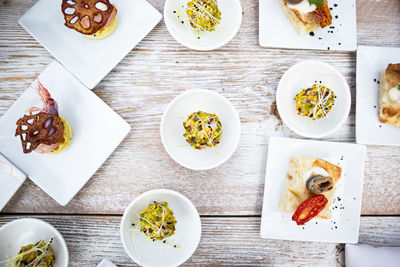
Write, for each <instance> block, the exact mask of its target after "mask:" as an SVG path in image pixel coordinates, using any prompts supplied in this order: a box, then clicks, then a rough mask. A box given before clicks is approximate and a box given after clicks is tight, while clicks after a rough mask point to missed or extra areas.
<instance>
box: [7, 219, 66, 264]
mask: <svg viewBox="0 0 400 267" xmlns="http://www.w3.org/2000/svg"><path fill="white" fill-rule="evenodd" d="M52 237H53V242H52V244H51V247H52V248H53V252H54V256H55V264H54V267H67V266H68V248H67V244H66V243H65V240H64V238H63V237H62V235H61V234H60V232H58V231H57V229H56V228H54V227H53V226H52V225H50V224H48V223H47V222H45V221H42V220H39V219H33V218H25V219H18V220H14V221H11V222H9V223H6V224H5V225H3V226H2V227H1V228H0V261H3V260H6V259H7V257H10V258H12V257H14V256H16V255H17V254H18V252H19V250H20V249H21V247H22V246H26V245H28V244H34V243H37V242H39V241H40V240H43V241H45V242H48V241H49V240H50V239H51V238H52Z"/></svg>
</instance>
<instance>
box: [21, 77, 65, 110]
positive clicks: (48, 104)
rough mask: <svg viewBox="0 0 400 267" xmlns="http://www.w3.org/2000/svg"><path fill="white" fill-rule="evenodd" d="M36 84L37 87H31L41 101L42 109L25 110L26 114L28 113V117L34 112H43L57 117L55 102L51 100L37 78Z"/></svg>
mask: <svg viewBox="0 0 400 267" xmlns="http://www.w3.org/2000/svg"><path fill="white" fill-rule="evenodd" d="M37 83H38V86H37V87H33V86H31V87H32V88H33V89H34V90H35V91H36V93H38V95H39V96H40V98H41V99H42V102H43V104H44V107H43V108H42V109H41V108H38V107H31V108H30V109H28V110H27V112H29V115H32V113H34V112H44V113H47V114H51V115H56V116H58V105H57V102H56V101H55V100H54V99H53V98H51V95H50V93H49V91H47V89H46V88H44V86H43V85H42V84H41V83H40V81H39V78H38V79H37Z"/></svg>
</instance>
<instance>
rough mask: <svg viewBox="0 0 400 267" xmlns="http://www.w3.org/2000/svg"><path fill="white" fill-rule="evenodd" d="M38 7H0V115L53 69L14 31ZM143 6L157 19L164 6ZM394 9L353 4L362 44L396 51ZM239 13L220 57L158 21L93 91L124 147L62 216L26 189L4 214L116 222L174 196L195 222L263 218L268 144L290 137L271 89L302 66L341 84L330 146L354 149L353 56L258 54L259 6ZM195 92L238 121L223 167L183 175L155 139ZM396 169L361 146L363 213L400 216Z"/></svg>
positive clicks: (398, 36)
mask: <svg viewBox="0 0 400 267" xmlns="http://www.w3.org/2000/svg"><path fill="white" fill-rule="evenodd" d="M35 2H36V1H34V0H14V1H7V0H5V1H2V2H0V37H1V38H0V100H1V101H0V116H2V115H3V114H4V113H5V112H6V110H7V109H8V108H9V107H10V106H11V104H12V103H13V102H14V101H15V100H16V99H17V98H18V96H19V95H20V94H21V93H22V92H23V90H25V88H26V85H27V84H28V83H29V82H30V81H31V80H32V79H33V77H34V76H35V72H40V71H42V70H43V69H44V68H45V67H46V66H47V64H48V63H49V62H51V60H52V56H51V55H50V54H49V53H48V52H47V51H46V50H45V49H44V48H42V47H41V46H40V45H39V44H38V43H37V42H36V41H35V40H34V39H33V38H32V37H31V36H30V35H29V34H28V33H27V32H26V31H24V30H23V29H22V28H21V27H20V26H19V25H18V23H17V19H18V18H19V17H20V16H22V14H23V13H24V12H25V11H26V10H28V9H29V7H30V6H32V5H33V4H34V3H35ZM150 2H151V3H152V4H153V5H154V6H155V7H156V8H157V9H158V10H160V11H162V9H163V4H164V1H163V0H150ZM399 3H400V1H399V0H392V1H389V0H386V1H373V0H362V1H357V4H358V39H359V43H360V44H366V45H387V46H399V45H400V10H399V8H398V7H399ZM242 4H243V7H244V17H243V18H244V19H243V25H242V27H241V29H240V32H239V34H238V35H237V36H236V37H235V38H234V39H233V40H232V42H231V43H229V44H228V45H227V46H225V47H223V48H222V49H220V50H217V51H212V52H207V53H205V52H195V51H190V50H188V49H186V48H184V47H182V46H181V45H179V44H178V43H176V42H175V40H173V38H172V37H171V36H170V35H169V34H168V32H167V30H166V28H165V25H164V23H163V22H161V23H160V24H159V25H158V26H157V27H156V28H155V29H154V31H153V32H152V33H151V34H150V35H149V36H147V37H146V38H145V39H144V40H143V41H142V42H141V43H140V44H139V45H138V46H137V47H136V48H135V49H134V50H133V51H132V52H130V53H129V55H128V56H127V57H126V58H125V59H124V60H123V61H122V62H121V63H120V64H119V65H118V66H117V67H116V68H115V69H114V70H113V71H112V72H111V73H110V74H109V75H108V76H107V77H106V78H105V79H104V81H103V82H101V83H100V84H99V86H98V87H97V88H96V89H95V90H94V92H95V93H96V94H97V95H99V97H101V98H102V99H103V100H104V101H105V102H106V103H107V104H108V105H110V106H111V107H112V108H113V109H114V110H116V111H117V113H119V114H120V115H121V116H122V117H123V118H124V119H126V120H127V121H128V122H129V123H130V124H131V125H132V131H131V133H130V134H129V136H128V137H127V138H126V139H125V141H124V142H123V144H122V145H121V146H120V147H119V148H118V149H117V150H116V151H115V153H113V155H112V156H111V157H110V159H109V160H108V161H107V162H106V164H105V165H104V166H103V167H102V168H100V170H99V171H98V172H97V173H96V175H95V176H94V177H93V178H92V179H91V180H90V181H89V183H88V184H87V185H86V186H85V187H84V188H83V190H82V191H81V192H80V193H79V194H78V195H77V196H76V197H75V198H74V200H73V201H72V202H71V203H70V204H69V205H68V206H66V207H60V206H59V205H57V204H56V203H55V202H54V201H53V200H52V199H51V198H50V197H48V196H47V195H46V194H45V193H44V192H42V191H41V190H40V189H39V188H38V187H36V186H35V185H34V184H33V183H32V182H29V181H28V182H26V183H25V184H24V185H23V186H22V187H21V189H20V190H19V192H18V193H17V194H16V196H15V197H14V198H13V199H12V200H11V201H10V203H9V204H8V205H7V207H6V208H5V210H4V211H7V212H38V213H47V212H65V213H98V214H122V212H123V210H124V208H125V207H126V206H127V205H128V203H129V202H130V201H131V200H132V199H133V198H134V197H136V196H137V195H138V194H140V193H142V192H144V191H147V190H150V189H155V188H171V189H175V190H178V191H180V192H182V193H183V194H185V195H187V196H188V197H190V199H191V200H192V201H193V202H194V204H195V205H196V207H197V208H198V210H199V212H200V213H201V214H223V215H257V214H260V213H261V207H262V196H263V187H264V173H265V162H266V153H267V152H266V151H267V141H268V137H269V136H271V135H283V136H292V137H297V136H296V135H294V134H293V133H292V132H291V131H290V130H288V128H287V127H285V126H284V125H282V122H281V121H280V120H279V119H278V118H277V117H276V116H275V115H274V112H273V111H274V110H273V106H274V99H275V90H276V87H277V84H278V81H279V79H280V77H281V75H282V74H283V73H284V72H285V70H286V69H287V68H288V67H289V66H291V65H292V64H294V63H295V62H297V61H301V60H307V59H319V60H323V61H326V62H328V63H330V64H332V65H333V66H334V67H336V68H337V69H338V70H339V71H340V72H342V73H343V74H344V75H345V77H346V79H347V81H348V82H349V84H350V87H351V90H352V96H353V106H352V110H351V114H350V117H349V119H348V120H347V121H346V123H345V125H344V126H343V127H342V128H341V129H340V130H339V131H338V132H336V133H335V134H334V135H332V136H330V137H329V138H327V139H328V140H332V141H350V142H354V123H355V118H354V110H355V109H354V96H355V54H354V53H348V52H332V51H330V52H327V51H326V52H315V51H296V50H283V49H265V48H261V47H260V46H258V1H252V0H243V1H242ZM388 31H390V34H387V32H388ZM205 77H207V79H205ZM194 88H203V89H212V90H216V91H218V92H220V93H222V94H224V95H225V96H226V97H227V98H229V99H230V100H231V101H232V102H233V104H234V105H235V107H236V108H237V109H238V111H239V113H240V117H241V120H242V131H243V134H242V140H241V143H240V146H239V148H238V150H237V151H236V153H235V154H234V155H233V157H232V159H230V160H229V161H228V162H227V163H225V164H224V165H223V166H221V167H220V168H218V169H215V170H211V171H203V172H194V171H190V170H186V169H184V168H182V167H180V166H179V165H177V164H176V163H175V162H174V161H173V160H172V159H171V158H170V157H169V156H168V155H167V153H166V152H165V151H164V149H163V147H162V144H161V140H160V137H159V123H160V119H161V115H162V112H163V110H164V108H165V107H166V105H167V104H168V102H169V101H170V100H172V99H173V98H174V97H175V96H176V95H178V94H179V93H180V92H182V91H184V90H186V89H194ZM0 149H1V148H0ZM399 163H400V148H396V147H380V146H369V147H368V159H367V165H366V178H365V184H364V200H363V209H362V212H363V214H400V205H399V204H400V195H398V194H397V192H396V190H393V188H400V179H398V177H399V176H400V170H399V168H398V167H397V166H398V165H399ZM383 181H384V182H383ZM105 185H107V186H105ZM217 192H218V193H217Z"/></svg>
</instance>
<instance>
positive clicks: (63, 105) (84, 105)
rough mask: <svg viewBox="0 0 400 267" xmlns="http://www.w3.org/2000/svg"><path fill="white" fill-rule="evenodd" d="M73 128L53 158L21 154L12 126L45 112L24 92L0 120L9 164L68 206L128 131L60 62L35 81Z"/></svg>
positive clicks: (32, 93)
mask: <svg viewBox="0 0 400 267" xmlns="http://www.w3.org/2000/svg"><path fill="white" fill-rule="evenodd" d="M39 80H40V82H41V83H42V84H43V86H44V87H45V88H47V89H48V90H49V92H50V94H51V96H52V98H54V99H55V100H56V101H57V103H58V109H59V113H60V115H61V116H63V117H64V118H65V119H66V120H67V121H68V122H69V123H70V125H71V129H72V140H71V144H70V145H69V147H67V148H66V150H65V151H63V152H61V153H60V154H57V155H47V154H45V155H42V154H38V153H36V152H32V153H29V154H24V153H23V151H22V145H21V141H20V138H19V137H15V136H14V133H15V129H16V122H17V120H18V119H19V118H21V117H22V116H23V115H24V114H25V111H26V110H27V109H28V108H30V107H43V104H42V102H41V100H40V97H39V95H38V94H37V93H36V92H35V91H34V90H33V89H32V88H28V89H27V90H26V91H25V92H24V93H23V94H22V95H21V97H20V98H19V99H18V100H17V101H16V102H15V103H14V104H13V105H12V106H11V108H10V109H9V110H8V111H7V112H6V114H4V116H3V117H2V118H1V119H0V150H1V153H2V154H3V155H4V156H6V157H7V158H8V159H9V160H10V161H11V162H13V163H14V164H15V165H16V166H18V167H19V168H20V169H21V170H22V171H23V172H25V174H26V175H27V176H28V177H29V178H30V179H31V180H32V181H33V182H35V183H36V184H37V185H38V186H39V187H41V188H42V189H43V190H44V191H45V192H46V193H47V194H49V195H50V196H51V197H52V198H54V199H55V200H56V201H57V202H58V203H60V204H61V205H66V204H68V202H69V201H70V200H71V199H72V198H73V197H74V196H75V195H76V193H78V192H79V190H80V189H81V188H82V187H83V186H84V184H85V183H86V182H87V181H88V180H89V179H90V177H91V176H92V175H93V174H94V173H95V172H96V171H97V169H98V168H99V167H100V166H101V165H102V164H103V163H104V161H105V160H106V159H107V158H108V157H109V156H110V154H111V153H112V152H113V151H114V149H115V148H116V147H117V146H118V145H119V143H120V142H121V141H122V140H123V139H124V138H125V136H126V135H127V134H128V133H129V131H130V126H129V125H128V124H127V123H126V122H125V121H124V120H123V119H122V118H121V117H120V116H119V115H118V114H116V113H115V112H114V111H113V110H112V109H111V108H110V107H108V106H107V105H106V104H105V103H104V102H103V101H102V100H101V99H100V98H98V97H97V96H96V95H95V94H94V93H92V92H91V91H90V90H88V89H87V88H86V87H85V86H84V85H83V84H82V83H80V82H79V81H78V80H77V79H76V78H75V77H74V76H73V75H72V74H71V73H70V72H68V71H67V70H66V69H65V68H64V67H63V66H61V65H60V64H59V63H58V62H53V63H51V64H50V65H49V66H48V67H47V68H46V69H45V70H44V71H43V72H42V74H40V76H39Z"/></svg>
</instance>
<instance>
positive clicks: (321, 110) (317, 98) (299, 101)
mask: <svg viewBox="0 0 400 267" xmlns="http://www.w3.org/2000/svg"><path fill="white" fill-rule="evenodd" d="M335 98H336V96H335V94H334V93H333V91H332V90H331V89H329V88H328V87H326V86H324V85H322V84H319V83H315V84H314V85H313V86H311V87H309V88H305V89H302V91H301V92H300V93H298V94H297V95H296V96H295V98H294V100H295V102H296V110H297V114H299V115H301V116H305V117H309V118H311V119H313V120H317V119H322V118H325V117H326V116H327V115H328V113H329V112H330V111H331V110H332V108H333V105H334V104H335Z"/></svg>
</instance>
